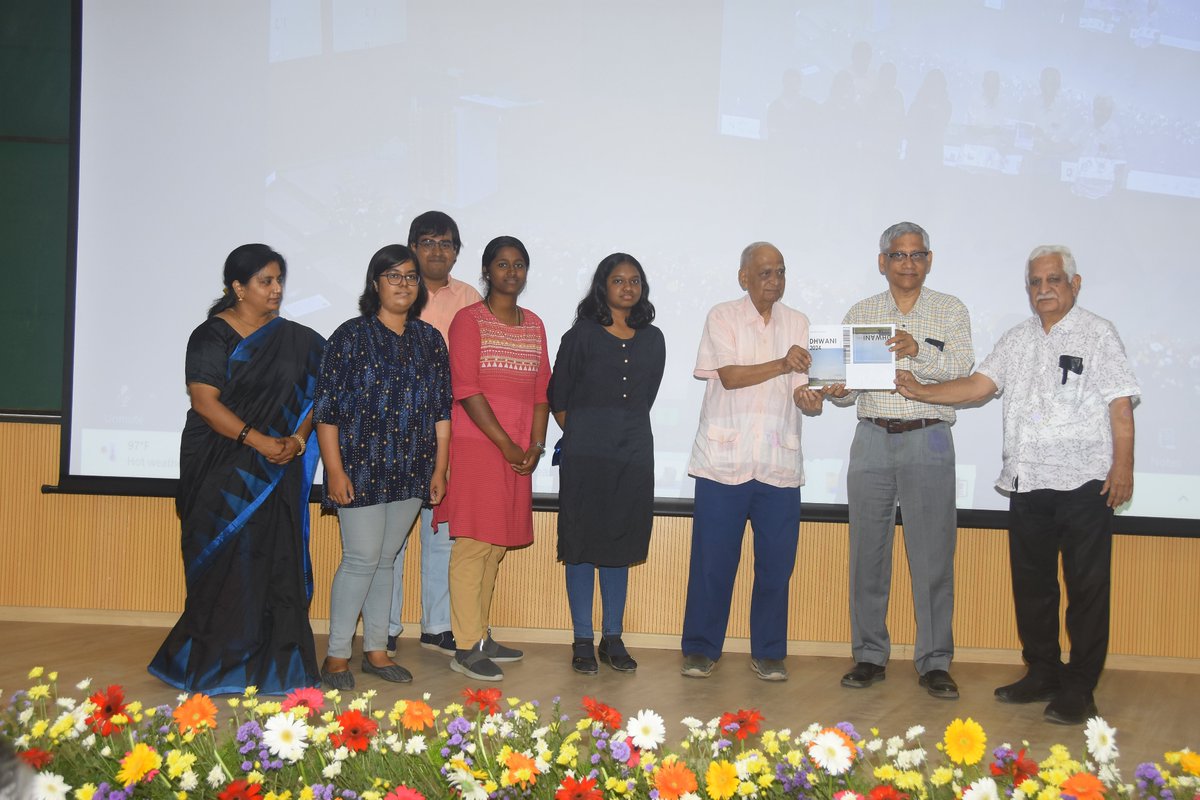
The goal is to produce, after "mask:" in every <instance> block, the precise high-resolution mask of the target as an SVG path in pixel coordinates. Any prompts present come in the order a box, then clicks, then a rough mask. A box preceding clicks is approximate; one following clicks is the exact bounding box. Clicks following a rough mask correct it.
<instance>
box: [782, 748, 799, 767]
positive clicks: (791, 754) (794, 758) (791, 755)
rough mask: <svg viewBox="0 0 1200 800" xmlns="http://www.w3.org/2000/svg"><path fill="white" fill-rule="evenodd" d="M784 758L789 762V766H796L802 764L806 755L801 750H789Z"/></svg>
mask: <svg viewBox="0 0 1200 800" xmlns="http://www.w3.org/2000/svg"><path fill="white" fill-rule="evenodd" d="M783 758H784V760H786V761H787V762H788V766H789V767H792V768H795V767H798V766H800V761H801V759H803V758H804V755H803V754H802V753H801V752H800V751H799V750H788V751H787V755H785V756H784V757H783Z"/></svg>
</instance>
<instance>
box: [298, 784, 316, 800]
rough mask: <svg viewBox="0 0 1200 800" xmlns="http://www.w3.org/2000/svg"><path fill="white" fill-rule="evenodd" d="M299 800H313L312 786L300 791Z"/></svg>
mask: <svg viewBox="0 0 1200 800" xmlns="http://www.w3.org/2000/svg"><path fill="white" fill-rule="evenodd" d="M299 800H313V790H312V787H311V786H305V787H304V788H303V789H301V790H300V797H299Z"/></svg>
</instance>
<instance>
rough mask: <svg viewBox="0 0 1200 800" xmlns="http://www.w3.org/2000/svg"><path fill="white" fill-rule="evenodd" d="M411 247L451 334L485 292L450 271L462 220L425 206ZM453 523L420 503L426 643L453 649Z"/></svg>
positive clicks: (397, 594) (395, 624) (395, 585)
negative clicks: (438, 519) (463, 311)
mask: <svg viewBox="0 0 1200 800" xmlns="http://www.w3.org/2000/svg"><path fill="white" fill-rule="evenodd" d="M408 247H409V249H410V250H412V251H413V252H414V253H416V254H417V261H418V263H419V266H420V270H421V280H422V281H423V282H424V283H425V289H426V290H427V291H428V292H429V300H428V302H427V303H426V304H425V308H423V309H421V319H422V320H424V321H425V322H428V323H429V324H430V325H432V326H433V327H435V328H437V329H438V331H440V332H441V334H442V338H443V339H447V340H448V339H449V334H450V321H451V320H452V319H454V315H455V314H457V313H458V311H459V309H461V308H466V307H467V306H469V305H472V304H474V303H478V302H479V301H480V300H481V299H482V297H480V294H479V292H478V291H477V290H476V289H475V287H474V286H471V285H470V284H469V283H464V282H463V281H460V280H458V279H456V278H452V277H450V270H452V269H454V262H455V261H457V260H458V252H459V250H461V249H462V239H461V238H460V237H459V235H458V224H457V223H455V221H454V220H453V219H452V218H451V217H450V215H449V214H446V213H443V212H441V211H426V212H425V213H424V214H421V215H420V216H418V217H417V218H416V219H414V220H413V221H412V225H410V226H409V229H408ZM450 545H451V541H450V525H449V523H445V522H443V523H442V524H441V525H439V526H437V528H434V527H433V512H432V511H431V510H430V509H428V508H423V509H421V646H422V647H425V648H428V649H430V650H440V651H441V652H443V653H445V654H446V655H451V656H452V655H454V653H455V649H456V644H455V641H454V633H453V632H452V631H451V630H450V577H449V573H450ZM407 549H408V539H405V540H404V546H403V547H402V548H401V549H400V553H399V554H398V555H397V556H396V565H395V567H393V572H392V575H393V578H392V613H391V619H390V620H389V622H388V640H387V650H388V655H395V654H396V637H398V636H399V635H400V632H401V631H403V630H404V625H403V624H401V622H400V613H401V611H402V610H403V607H404V554H405V552H406V551H407Z"/></svg>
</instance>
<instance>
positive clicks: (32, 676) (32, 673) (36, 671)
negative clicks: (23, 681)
mask: <svg viewBox="0 0 1200 800" xmlns="http://www.w3.org/2000/svg"><path fill="white" fill-rule="evenodd" d="M45 671H46V670H44V669H42V668H41V667H34V668H33V669H31V670H29V674H28V675H27V676H25V677H27V678H28V679H29V680H31V681H36V680H37V679H38V678H40V677H42V675H43V674H44V673H45Z"/></svg>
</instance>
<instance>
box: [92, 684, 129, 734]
mask: <svg viewBox="0 0 1200 800" xmlns="http://www.w3.org/2000/svg"><path fill="white" fill-rule="evenodd" d="M88 699H89V700H91V701H92V704H93V705H95V706H96V710H95V711H93V712H92V713H91V714H89V715H88V717H87V719H85V720H84V722H86V723H87V724H88V725H91V726H92V730H93V731H95V732H96V733H98V734H100V735H101V736H111V735H112V733H113V731H115V730H117V728H118V725H117V724H115V723H113V721H112V718H113V717H115V716H117V715H118V714H124V713H125V692H124V691H123V690H122V689H121V687H120V686H109V687H108V688H107V689H105V690H104V691H103V692H96V693H95V694H94V695H92V696H91V697H89V698H88Z"/></svg>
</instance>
